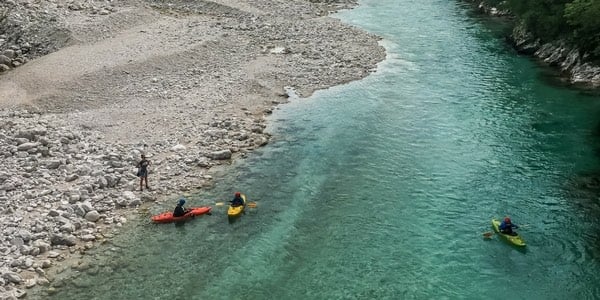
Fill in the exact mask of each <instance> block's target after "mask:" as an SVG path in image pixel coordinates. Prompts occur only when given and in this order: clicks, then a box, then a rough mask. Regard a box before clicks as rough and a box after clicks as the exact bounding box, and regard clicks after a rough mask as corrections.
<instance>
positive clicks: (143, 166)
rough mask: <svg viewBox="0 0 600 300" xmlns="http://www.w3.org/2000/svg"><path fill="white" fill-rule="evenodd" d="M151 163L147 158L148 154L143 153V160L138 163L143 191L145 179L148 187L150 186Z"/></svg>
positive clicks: (141, 189)
mask: <svg viewBox="0 0 600 300" xmlns="http://www.w3.org/2000/svg"><path fill="white" fill-rule="evenodd" d="M149 165H150V161H149V160H147V159H146V155H144V154H142V160H140V162H139V163H138V164H137V167H138V172H137V176H138V177H139V178H140V191H143V190H144V188H143V184H144V181H145V182H146V188H147V189H150V187H148V166H149Z"/></svg>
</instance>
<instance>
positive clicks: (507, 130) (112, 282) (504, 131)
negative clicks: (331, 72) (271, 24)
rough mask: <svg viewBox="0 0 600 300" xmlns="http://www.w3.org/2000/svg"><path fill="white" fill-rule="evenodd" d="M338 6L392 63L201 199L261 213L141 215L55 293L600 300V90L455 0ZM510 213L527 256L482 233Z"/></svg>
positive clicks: (289, 111) (276, 120)
mask: <svg viewBox="0 0 600 300" xmlns="http://www.w3.org/2000/svg"><path fill="white" fill-rule="evenodd" d="M336 17H339V18H341V19H342V20H344V21H345V22H348V23H351V24H353V25H356V26H359V27H362V28H364V29H366V30H368V31H370V32H373V33H375V34H378V35H380V36H381V37H383V40H382V44H383V45H384V46H385V47H386V49H387V52H388V57H387V59H386V60H385V61H384V62H382V63H381V64H380V65H379V67H378V70H377V72H376V73H374V74H373V75H371V76H369V77H367V78H366V79H364V80H361V81H356V82H352V83H349V84H347V85H343V86H337V87H333V88H331V89H328V90H323V91H318V92H317V93H315V94H314V95H313V96H312V97H310V98H308V99H294V100H292V101H291V102H290V103H289V104H286V105H283V106H280V108H279V109H278V110H277V111H276V112H275V113H274V115H273V116H272V118H271V120H270V124H269V128H268V130H269V131H270V132H271V133H272V134H273V140H272V142H271V143H270V144H269V145H268V146H266V147H264V148H261V149H259V150H257V151H256V152H254V153H252V154H251V155H250V156H249V157H248V158H247V159H244V160H240V161H237V162H236V163H235V164H234V165H233V166H232V168H231V169H228V172H224V174H222V176H221V178H219V179H218V184H217V186H216V187H215V188H214V189H211V190H210V191H207V192H204V193H202V194H200V195H194V196H192V197H190V199H189V202H188V204H189V205H206V204H211V203H212V204H214V202H215V201H223V200H229V198H231V195H232V194H233V192H234V191H235V190H241V191H242V192H244V193H246V194H247V195H248V198H249V200H250V201H256V202H257V204H258V205H257V208H255V209H250V210H249V212H248V213H247V214H246V215H244V216H242V217H241V218H239V219H238V220H236V221H235V222H232V223H230V222H228V221H227V217H226V216H225V208H224V207H215V209H214V214H213V215H212V216H203V217H199V218H196V219H194V220H192V221H191V222H187V223H186V224H185V225H183V226H175V225H154V224H151V223H150V222H149V220H148V219H147V218H144V219H143V220H140V222H133V223H130V224H129V227H127V228H125V229H123V234H121V235H119V236H117V237H116V238H115V240H114V242H113V243H111V244H108V245H107V246H103V247H100V248H98V249H97V250H96V251H95V252H93V253H92V254H91V255H90V256H89V257H91V258H92V259H93V260H92V261H91V262H90V268H89V269H87V270H86V271H82V272H80V273H79V274H77V276H76V277H75V278H73V279H64V280H62V281H61V283H62V284H60V285H59V287H58V288H57V289H56V291H55V293H53V294H52V295H45V294H44V296H43V298H46V299H600V284H598V283H599V282H600V261H599V259H600V248H599V246H600V243H599V238H600V234H599V233H600V218H599V216H600V206H599V201H598V197H597V196H596V195H597V193H596V192H597V189H596V187H597V186H598V184H596V180H595V179H594V178H596V177H598V176H597V174H598V172H597V171H598V170H599V169H600V164H599V159H598V149H600V143H598V140H599V136H598V132H599V131H600V127H599V118H598V117H599V116H600V97H598V96H597V95H593V94H590V93H588V92H583V91H581V90H574V89H569V88H566V87H564V86H561V85H557V84H555V83H556V81H554V80H553V79H552V76H550V75H548V72H547V71H546V70H545V69H544V68H542V67H540V66H539V65H538V64H536V63H535V62H532V61H531V60H529V59H528V58H525V57H520V56H518V55H517V54H516V53H514V52H513V51H512V50H511V49H510V48H509V47H508V46H507V45H505V43H504V41H503V40H502V38H501V37H500V35H499V34H498V31H499V30H500V29H499V28H500V27H499V26H498V25H497V24H494V23H490V22H488V21H486V20H485V19H479V18H477V17H476V16H473V15H471V14H470V13H469V7H467V6H465V5H464V4H461V3H460V2H457V1H447V0H423V1H414V0H377V1H375V0H364V1H362V2H361V5H360V6H359V7H357V8H356V9H354V10H350V11H344V12H341V13H339V14H337V15H336ZM488 23H489V24H488ZM175 201H176V199H174V200H173V203H175ZM170 208H171V207H170V206H165V207H155V208H151V210H152V212H158V211H162V210H164V209H170ZM505 215H510V216H511V217H512V218H513V220H514V221H515V223H517V224H521V225H525V226H522V228H521V229H520V230H519V231H520V233H521V234H522V235H523V237H524V238H525V240H526V242H527V244H528V245H527V247H526V248H525V249H517V248H515V247H513V246H511V245H509V244H508V243H506V242H505V241H503V240H501V239H499V238H498V237H497V236H495V237H493V238H492V239H489V240H486V239H484V238H483V236H482V234H483V233H484V232H486V231H489V230H490V229H491V228H490V220H491V219H492V218H494V217H503V216H505Z"/></svg>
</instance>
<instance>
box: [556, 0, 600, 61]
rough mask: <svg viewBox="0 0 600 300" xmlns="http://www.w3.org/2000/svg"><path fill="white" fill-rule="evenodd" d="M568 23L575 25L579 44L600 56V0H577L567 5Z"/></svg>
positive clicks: (575, 33)
mask: <svg viewBox="0 0 600 300" xmlns="http://www.w3.org/2000/svg"><path fill="white" fill-rule="evenodd" d="M565 18H566V20H567V23H568V24H569V25H571V26H572V27H573V37H574V38H575V41H576V42H577V44H578V45H579V46H580V47H581V48H582V49H584V50H585V51H588V52H590V53H591V54H592V55H594V56H595V57H600V1H598V0H575V1H573V2H571V3H568V4H567V5H566V7H565Z"/></svg>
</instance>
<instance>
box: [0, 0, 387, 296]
mask: <svg viewBox="0 0 600 300" xmlns="http://www.w3.org/2000/svg"><path fill="white" fill-rule="evenodd" d="M353 5H355V3H354V1H349V0H339V1H335V0H330V1H326V0H323V1H314V0H313V1H304V0H303V1H300V0H296V1H283V2H276V1H266V0H260V1H229V0H220V1H193V2H191V1H171V2H168V3H166V2H164V1H152V0H147V1H142V0H139V1H137V0H135V1H134V0H131V1H108V0H107V1H95V0H87V1H72V0H68V1H62V0H47V1H38V0H36V1H34V0H8V1H4V2H2V3H0V24H1V25H2V27H1V28H2V29H1V30H2V32H0V53H4V57H1V56H0V58H1V59H2V61H1V62H0V63H2V64H4V65H5V66H6V67H2V69H3V70H4V73H3V75H1V76H0V158H1V163H0V203H1V204H2V205H1V206H0V207H1V208H0V253H2V256H1V258H0V298H11V297H16V298H22V297H25V296H26V294H27V289H28V288H31V287H34V286H40V285H41V286H52V282H53V278H52V276H50V275H49V274H51V273H52V272H50V270H52V268H54V267H56V266H58V265H60V264H61V262H62V261H65V260H68V258H69V257H70V256H71V255H72V254H73V253H78V254H79V253H85V251H86V250H87V249H90V248H92V247H94V245H96V244H97V243H101V242H102V241H104V240H106V239H108V238H110V235H111V234H112V232H113V230H115V229H118V228H119V227H121V226H124V224H126V223H127V219H126V218H125V217H124V216H125V215H128V214H131V212H132V211H133V210H136V209H137V208H138V207H140V206H141V205H143V204H144V203H147V204H146V205H153V203H161V202H163V201H173V200H174V199H175V197H176V196H177V195H180V194H181V193H184V192H191V191H194V190H197V189H202V188H206V187H208V186H210V185H211V184H212V182H211V181H212V177H211V175H210V174H211V168H213V167H215V166H218V165H223V164H228V163H229V162H230V161H231V159H236V158H238V157H241V156H244V155H245V154H246V153H247V152H248V151H251V150H252V149H255V148H257V147H261V146H263V145H265V144H267V143H268V141H269V134H268V133H266V132H264V131H263V129H264V127H265V125H264V122H265V120H264V118H265V116H266V115H268V114H269V113H270V112H271V111H272V109H273V108H274V107H275V106H276V105H278V104H280V103H283V102H286V101H288V100H287V95H288V91H290V90H295V92H296V93H297V94H298V95H300V96H301V97H304V96H309V95H310V94H311V93H312V92H313V91H315V90H317V89H322V88H327V87H329V86H333V85H338V84H342V83H345V82H348V81H352V80H356V79H360V78H363V77H365V76H367V75H368V74H369V73H370V72H372V71H373V70H374V68H375V67H376V64H377V63H378V62H380V61H381V60H383V59H384V57H385V52H384V49H383V48H382V47H381V46H379V45H378V40H379V39H378V37H376V36H373V35H371V34H368V33H365V32H364V31H361V30H358V29H356V28H353V27H351V26H348V25H345V24H342V23H341V22H340V21H339V20H337V19H334V18H330V17H328V16H327V15H328V13H329V12H331V11H335V10H338V9H343V8H349V7H352V6H353ZM141 153H145V154H146V155H147V156H148V157H149V159H150V160H151V162H152V165H151V167H150V175H149V182H150V186H151V188H152V189H151V190H150V191H147V190H145V191H143V192H140V191H138V189H139V186H138V184H139V181H138V179H137V177H136V176H135V172H136V168H135V165H136V163H137V161H138V160H139V157H140V154H141Z"/></svg>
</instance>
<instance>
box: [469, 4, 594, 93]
mask: <svg viewBox="0 0 600 300" xmlns="http://www.w3.org/2000/svg"><path fill="white" fill-rule="evenodd" d="M467 1H468V2H471V4H472V5H473V6H476V8H477V10H478V11H480V12H481V13H483V14H486V15H489V16H493V17H502V18H513V15H512V12H510V11H509V10H506V9H502V8H499V7H495V6H493V5H490V4H489V3H487V2H486V1H485V0H467ZM507 42H508V43H509V44H511V46H512V47H513V48H514V49H515V50H516V51H518V52H519V53H521V54H524V55H528V56H532V57H535V58H537V59H539V60H540V61H541V62H542V63H544V64H547V65H549V66H551V67H553V68H556V69H557V70H558V71H560V73H561V77H562V78H563V79H564V81H565V82H568V83H569V84H572V85H576V86H578V87H582V88H592V89H597V88H599V87H600V66H598V65H597V64H595V63H593V62H592V61H591V60H590V59H589V56H590V55H589V54H587V53H581V51H579V49H577V48H574V47H573V46H571V45H569V44H568V43H567V42H566V41H562V40H558V41H552V42H546V43H542V42H541V40H540V38H538V37H535V36H534V35H533V34H531V33H530V32H528V31H527V30H526V28H525V26H524V25H523V24H516V25H515V26H514V28H513V31H512V33H511V35H510V36H509V37H507Z"/></svg>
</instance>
